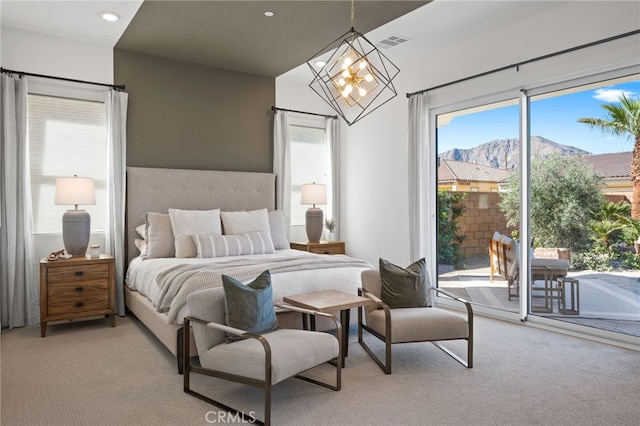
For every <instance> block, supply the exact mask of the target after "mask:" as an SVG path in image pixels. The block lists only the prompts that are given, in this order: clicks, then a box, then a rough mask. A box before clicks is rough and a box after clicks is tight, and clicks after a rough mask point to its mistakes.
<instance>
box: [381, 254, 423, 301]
mask: <svg viewBox="0 0 640 426" xmlns="http://www.w3.org/2000/svg"><path fill="white" fill-rule="evenodd" d="M426 269H427V263H426V261H425V259H424V258H422V259H420V260H418V261H416V262H414V263H412V264H411V265H409V266H407V267H406V268H402V267H400V266H397V265H394V264H393V263H391V262H389V261H387V260H384V259H382V258H381V259H380V279H381V281H382V289H381V294H380V298H381V299H382V301H383V302H384V303H386V304H387V305H389V307H390V308H416V307H420V306H428V297H429V286H428V285H427V271H426Z"/></svg>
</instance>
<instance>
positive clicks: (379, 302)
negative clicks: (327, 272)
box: [358, 287, 473, 374]
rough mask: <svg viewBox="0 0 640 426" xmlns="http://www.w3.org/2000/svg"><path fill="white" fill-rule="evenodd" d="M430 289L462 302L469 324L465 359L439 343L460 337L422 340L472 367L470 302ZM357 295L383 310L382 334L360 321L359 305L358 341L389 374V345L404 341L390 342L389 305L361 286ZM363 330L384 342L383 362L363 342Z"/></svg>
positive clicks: (361, 309) (440, 290)
mask: <svg viewBox="0 0 640 426" xmlns="http://www.w3.org/2000/svg"><path fill="white" fill-rule="evenodd" d="M431 289H432V290H434V291H435V292H436V293H442V294H444V295H446V296H448V297H450V298H452V299H453V300H456V301H458V302H460V303H462V304H464V306H465V308H466V310H467V324H468V326H469V335H468V337H467V338H466V339H464V340H466V341H467V360H466V361H465V360H464V359H462V358H461V357H460V356H458V355H456V354H455V353H453V352H452V351H451V350H450V349H448V348H447V347H445V346H444V345H442V344H441V343H440V340H462V339H460V338H455V339H440V340H438V341H435V340H423V341H424V342H427V341H430V342H431V343H433V344H434V345H435V346H436V347H438V348H439V349H441V350H442V351H444V352H445V353H446V354H447V355H449V356H450V357H452V358H453V359H455V360H456V361H458V362H459V363H460V364H462V365H464V366H465V367H467V368H473V308H472V307H471V303H469V302H467V301H466V300H464V299H462V298H460V297H457V296H455V295H454V294H452V293H450V292H448V291H446V290H442V289H439V288H437V287H431ZM358 295H360V296H363V297H368V298H370V299H371V300H373V301H374V302H375V303H376V304H377V305H378V308H379V309H383V310H384V318H385V335H382V334H380V333H378V332H377V331H376V330H374V329H372V328H370V327H368V326H367V325H366V324H364V323H363V321H362V319H363V307H362V306H361V307H359V308H358V343H360V345H361V346H362V348H363V349H364V350H365V352H367V353H368V354H369V356H370V357H371V358H372V359H373V360H374V361H375V362H376V364H378V366H379V367H380V368H381V369H382V371H384V372H385V373H386V374H391V365H392V357H391V345H394V344H399V343H405V342H397V343H392V336H391V312H390V311H391V308H390V307H389V305H387V304H386V303H384V302H383V301H382V300H381V299H380V298H378V297H377V296H376V295H375V294H373V293H370V292H368V291H366V290H365V289H363V288H359V289H358ZM423 309H439V308H433V307H425V308H423ZM363 330H366V331H367V332H368V333H370V334H371V335H373V336H375V337H377V338H378V339H380V340H382V341H383V342H384V344H385V361H384V362H383V361H382V360H381V359H380V358H379V357H378V356H377V355H376V354H374V352H373V350H372V349H371V348H370V347H369V346H368V345H367V344H366V343H365V341H364V338H363V333H362V331H363ZM406 343H411V342H406Z"/></svg>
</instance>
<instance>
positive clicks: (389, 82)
mask: <svg viewBox="0 0 640 426" xmlns="http://www.w3.org/2000/svg"><path fill="white" fill-rule="evenodd" d="M353 23H354V6H353V1H352V3H351V29H350V30H349V31H347V32H346V33H344V34H343V35H341V36H340V37H338V38H337V39H336V40H334V41H333V42H332V43H330V44H328V45H327V46H325V47H324V48H323V49H321V50H320V51H319V52H318V53H316V54H315V55H313V56H312V57H311V59H309V60H308V61H307V65H308V66H309V68H310V69H311V72H312V73H313V80H312V81H311V83H309V87H311V89H312V90H313V91H314V92H316V93H317V94H318V95H319V96H320V97H321V98H322V99H323V100H324V101H325V102H327V103H328V104H329V105H330V106H331V108H333V109H334V110H335V111H336V112H337V113H338V115H340V116H341V117H342V118H343V119H344V120H345V121H346V122H347V124H348V125H349V126H351V125H352V124H354V123H355V122H357V121H358V120H360V119H362V118H364V117H366V116H367V115H369V114H371V113H372V112H373V111H375V110H376V109H378V108H380V107H381V106H382V105H384V104H385V103H387V102H388V101H390V100H391V99H393V98H394V97H395V96H396V95H397V94H398V93H397V92H396V88H395V86H394V85H393V79H394V78H395V77H396V76H397V75H398V73H399V72H400V70H399V69H398V67H396V66H395V65H394V64H393V62H391V60H389V58H387V57H386V56H385V55H384V54H383V53H382V52H380V50H378V49H377V48H376V47H375V46H374V45H373V43H371V42H370V41H369V40H368V39H367V38H366V37H365V36H364V35H363V34H362V33H360V32H358V31H356V30H355V29H354V26H353ZM336 46H337V47H336ZM333 49H335V50H333ZM330 50H333V53H332V54H331V56H330V57H329V59H327V60H324V59H321V58H322V55H323V54H325V52H327V51H330ZM318 61H321V62H322V63H324V65H323V66H322V67H321V68H320V69H318V66H317V63H318Z"/></svg>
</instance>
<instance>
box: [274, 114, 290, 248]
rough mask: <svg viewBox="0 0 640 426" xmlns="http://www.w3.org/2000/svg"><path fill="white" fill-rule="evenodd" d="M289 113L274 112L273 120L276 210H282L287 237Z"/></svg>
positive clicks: (288, 222)
mask: <svg viewBox="0 0 640 426" xmlns="http://www.w3.org/2000/svg"><path fill="white" fill-rule="evenodd" d="M288 114H289V113H288V112H287V111H279V110H276V112H275V114H274V118H273V173H275V174H276V208H277V209H278V210H282V214H283V215H284V226H285V229H286V230H287V237H288V236H289V229H290V228H291V170H290V168H289V158H290V142H289V115H288Z"/></svg>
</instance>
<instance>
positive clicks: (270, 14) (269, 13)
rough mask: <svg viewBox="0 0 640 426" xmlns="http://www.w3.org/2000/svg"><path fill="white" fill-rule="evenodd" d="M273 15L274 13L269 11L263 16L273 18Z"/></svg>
mask: <svg viewBox="0 0 640 426" xmlns="http://www.w3.org/2000/svg"><path fill="white" fill-rule="evenodd" d="M273 15H274V13H273V12H272V11H270V10H267V11H266V12H265V13H264V16H273Z"/></svg>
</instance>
